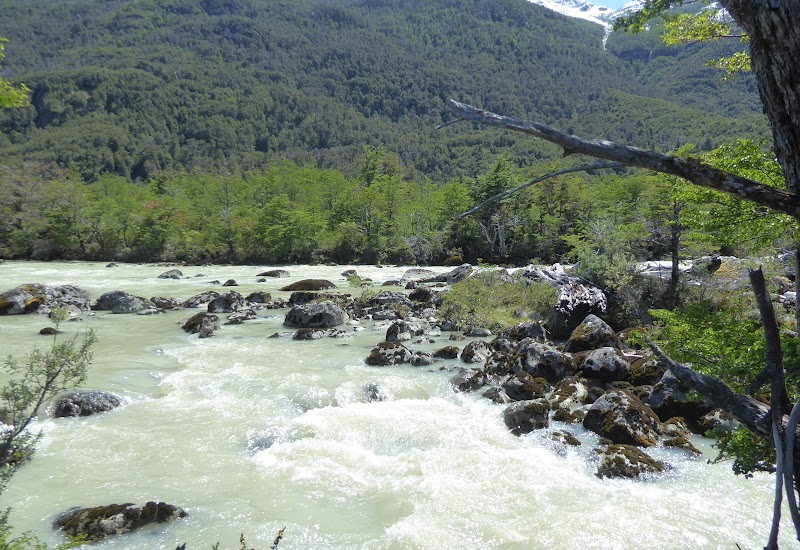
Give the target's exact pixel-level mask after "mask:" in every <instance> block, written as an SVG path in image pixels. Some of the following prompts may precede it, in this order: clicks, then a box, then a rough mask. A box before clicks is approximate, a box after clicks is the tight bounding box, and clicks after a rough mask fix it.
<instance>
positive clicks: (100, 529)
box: [53, 502, 189, 541]
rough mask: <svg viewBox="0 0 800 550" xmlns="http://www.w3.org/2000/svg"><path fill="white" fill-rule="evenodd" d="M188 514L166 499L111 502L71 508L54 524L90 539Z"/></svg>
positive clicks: (70, 534)
mask: <svg viewBox="0 0 800 550" xmlns="http://www.w3.org/2000/svg"><path fill="white" fill-rule="evenodd" d="M188 515H189V514H187V513H186V511H185V510H184V509H183V508H179V507H178V506H173V505H172V504H167V503H165V502H148V503H146V504H144V505H137V504H131V503H126V504H110V505H108V506H96V507H94V508H73V509H71V510H67V511H66V512H64V513H63V514H61V515H59V516H58V517H57V518H56V520H55V522H54V523H53V527H54V528H56V529H60V530H62V531H63V532H64V533H66V534H67V535H69V536H71V537H80V536H84V537H86V538H87V539H88V540H89V541H95V540H99V539H102V538H105V537H108V536H111V535H119V534H121V533H125V532H127V531H132V530H134V529H138V528H140V527H143V526H145V525H149V524H152V523H166V522H168V521H173V520H176V519H182V518H185V517H186V516H188Z"/></svg>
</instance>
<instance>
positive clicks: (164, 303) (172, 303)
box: [150, 296, 181, 309]
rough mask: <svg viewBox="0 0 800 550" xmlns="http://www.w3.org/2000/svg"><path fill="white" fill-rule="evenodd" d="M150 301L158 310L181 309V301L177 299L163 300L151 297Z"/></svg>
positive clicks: (159, 297)
mask: <svg viewBox="0 0 800 550" xmlns="http://www.w3.org/2000/svg"><path fill="white" fill-rule="evenodd" d="M150 301H151V302H153V304H154V305H155V306H156V307H157V308H158V309H178V308H179V307H181V301H180V300H179V299H177V298H164V297H163V296H153V297H152V298H150Z"/></svg>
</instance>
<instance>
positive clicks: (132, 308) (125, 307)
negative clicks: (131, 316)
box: [111, 294, 156, 314]
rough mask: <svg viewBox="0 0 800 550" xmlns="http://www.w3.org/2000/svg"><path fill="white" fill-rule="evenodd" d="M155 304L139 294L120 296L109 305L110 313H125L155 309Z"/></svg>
mask: <svg viewBox="0 0 800 550" xmlns="http://www.w3.org/2000/svg"><path fill="white" fill-rule="evenodd" d="M155 308H156V306H155V304H153V302H151V301H150V300H148V299H147V298H142V297H141V296H132V295H130V294H128V295H127V296H122V297H121V298H120V299H119V300H117V301H116V302H114V305H113V306H111V313H118V314H126V313H139V312H140V311H143V310H146V309H155Z"/></svg>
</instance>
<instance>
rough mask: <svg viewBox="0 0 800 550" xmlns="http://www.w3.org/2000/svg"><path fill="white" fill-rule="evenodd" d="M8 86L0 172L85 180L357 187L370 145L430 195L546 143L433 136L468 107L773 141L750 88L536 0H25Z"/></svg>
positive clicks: (615, 132)
mask: <svg viewBox="0 0 800 550" xmlns="http://www.w3.org/2000/svg"><path fill="white" fill-rule="evenodd" d="M0 35H6V36H7V37H8V38H9V40H10V41H9V44H8V47H7V58H6V61H5V65H4V71H5V72H6V76H9V77H11V78H12V79H17V80H20V81H23V82H25V83H26V84H27V85H28V86H29V87H30V88H31V89H32V90H33V94H32V106H31V107H29V108H26V109H17V110H13V111H8V112H5V113H3V114H0V161H2V162H3V163H10V164H14V163H18V162H19V161H21V160H23V159H24V160H27V161H31V160H36V161H41V162H43V163H45V164H53V163H54V164H56V165H58V166H61V167H65V168H69V169H70V170H73V171H74V172H76V173H78V174H80V175H81V177H82V178H83V179H85V180H87V181H93V180H95V179H96V178H97V177H98V175H99V174H101V173H114V174H117V175H121V176H123V177H124V178H126V179H133V180H137V179H138V180H146V179H148V178H151V177H153V176H156V175H158V174H161V173H164V172H169V171H172V170H184V169H189V170H191V169H200V170H202V171H207V172H215V171H219V170H220V168H222V167H225V168H226V169H229V170H230V169H231V168H233V169H234V170H236V169H238V168H239V167H242V168H245V169H247V168H252V167H256V166H260V165H262V164H263V163H264V161H265V160H266V159H268V158H270V157H273V158H274V157H276V156H286V157H289V158H292V159H295V160H299V161H303V162H313V163H315V164H317V165H318V166H321V167H337V168H339V169H342V170H344V171H345V172H346V173H349V174H351V175H354V174H355V171H356V170H357V166H358V163H359V162H360V155H361V151H362V148H363V146H364V145H365V144H368V145H372V146H384V147H386V148H387V149H389V150H391V151H393V152H396V153H398V154H399V155H400V157H401V159H402V161H403V163H404V164H405V166H406V167H407V168H408V170H409V172H410V174H409V175H411V176H412V177H414V178H415V179H419V178H421V177H429V178H433V179H434V180H437V181H441V180H442V179H444V178H446V177H451V176H454V175H464V176H475V175H477V174H478V173H480V172H481V171H483V170H485V169H486V167H487V166H488V164H489V163H491V162H492V161H493V159H494V157H495V156H496V154H497V153H498V152H499V151H501V150H502V151H509V152H511V155H512V156H513V158H514V159H515V161H517V162H518V163H520V164H531V163H533V162H535V161H536V160H537V159H540V158H542V157H549V156H550V151H551V149H550V148H548V147H545V146H543V145H541V144H537V143H534V142H531V141H530V140H525V139H520V138H518V137H516V136H509V135H500V134H497V133H493V132H488V131H481V132H475V131H473V130H472V129H469V128H459V127H454V128H449V129H448V130H445V131H440V132H436V131H435V130H434V129H433V128H434V126H435V125H436V124H438V123H441V122H442V121H443V120H446V119H448V113H447V109H446V106H445V101H446V100H447V99H449V98H456V99H460V100H464V101H468V102H472V103H474V104H477V105H481V106H483V107H485V108H487V109H491V110H494V111H497V112H503V113H506V114H510V115H514V116H526V115H527V116H535V117H537V118H538V119H540V120H544V121H546V122H550V123H553V124H555V125H558V126H559V127H561V128H564V129H568V130H569V131H571V132H574V133H580V134H583V135H587V136H596V137H599V138H607V139H612V140H619V141H623V142H629V143H636V144H639V145H641V146H645V147H652V148H655V149H658V150H662V151H666V150H670V149H674V148H676V147H678V146H680V145H682V144H684V143H686V142H693V143H696V144H698V145H699V146H700V147H702V148H706V149H709V148H711V147H712V146H714V145H717V144H719V143H722V142H725V141H730V140H731V139H733V138H734V137H754V136H759V135H763V134H764V133H765V128H766V126H765V124H764V122H763V119H762V117H761V115H760V114H759V113H760V108H759V105H758V102H757V98H756V96H755V92H754V87H753V84H752V81H751V79H750V78H748V77H742V78H740V79H738V80H736V81H733V82H725V83H721V82H720V80H719V75H718V74H716V73H714V71H712V70H711V69H708V68H706V67H705V66H704V62H705V61H706V60H707V59H708V58H710V57H713V56H714V55H719V53H720V52H719V51H714V50H719V49H720V48H722V49H723V50H728V51H730V49H731V48H732V47H736V46H737V44H736V43H732V44H730V45H722V46H720V45H713V46H709V45H703V46H699V45H698V46H692V47H688V48H666V47H665V46H663V45H662V44H661V43H660V42H659V38H658V33H656V32H653V33H646V34H644V35H637V36H628V35H619V36H617V35H612V37H611V38H610V40H609V43H608V50H607V51H604V50H603V48H602V45H601V40H602V36H603V29H602V28H601V27H599V26H598V25H594V24H591V23H588V22H584V21H580V20H575V19H568V18H565V17H563V16H560V15H558V14H555V13H553V12H551V11H548V10H546V9H544V8H540V7H539V6H534V5H531V4H529V3H528V2H526V1H525V0H469V1H468V0H434V1H423V0H402V1H401V0H394V1H392V0H360V1H355V2H345V1H340V0H325V1H321V0H291V1H280V0H277V1H276V0H270V1H268V0H203V1H199V2H198V1H195V0H140V1H133V0H114V1H100V0H76V1H73V2H63V1H58V0H8V1H6V2H4V5H3V10H2V13H0Z"/></svg>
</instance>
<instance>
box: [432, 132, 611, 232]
mask: <svg viewBox="0 0 800 550" xmlns="http://www.w3.org/2000/svg"><path fill="white" fill-rule="evenodd" d="M437 129H438V127H437ZM624 166H626V165H625V164H621V163H618V162H616V163H611V164H600V163H596V164H587V165H584V166H576V167H575V168H566V169H564V170H559V171H558V172H551V173H550V174H545V175H544V176H542V177H540V178H536V179H535V180H533V181H529V182H528V183H523V184H522V185H519V186H517V187H515V188H514V189H509V190H508V191H503V192H502V193H498V194H497V195H495V196H493V197H489V198H488V199H486V200H485V201H483V202H482V203H480V204H479V205H478V206H475V207H474V208H471V209H469V210H467V211H466V212H464V213H463V214H459V215H458V216H456V219H457V220H461V219H464V218H466V217H467V216H470V215H472V214H474V213H475V212H477V211H478V210H482V209H483V208H486V207H487V206H489V205H490V204H492V203H493V202H497V201H499V200H501V199H504V198H506V197H507V196H509V195H513V194H514V193H516V192H518V191H522V190H523V189H525V188H526V187H530V186H531V185H535V184H537V183H539V182H542V181H544V180H546V179H550V178H554V177H556V176H561V175H563V174H569V173H572V172H584V171H589V170H605V169H610V168H622V167H624Z"/></svg>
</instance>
